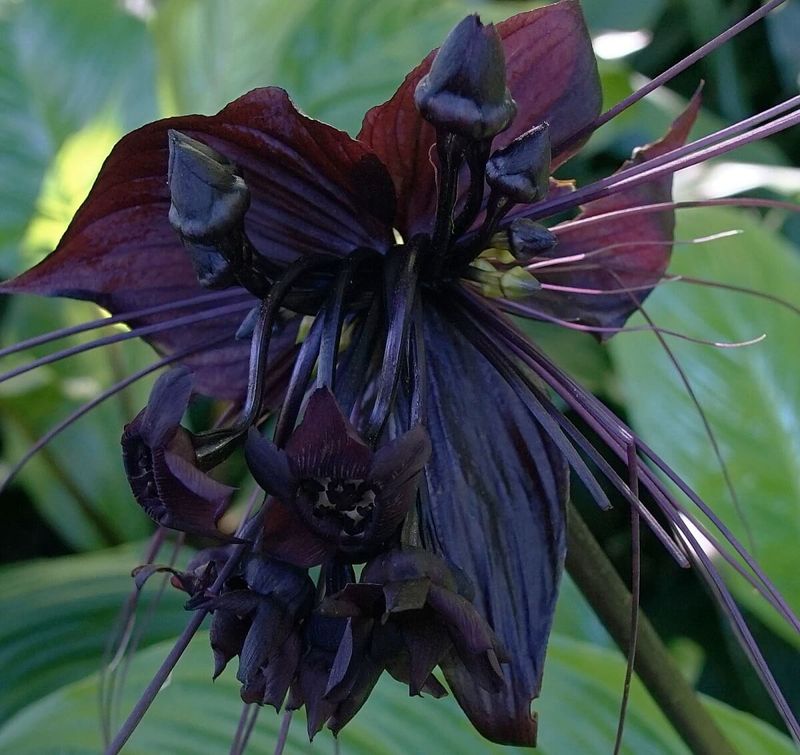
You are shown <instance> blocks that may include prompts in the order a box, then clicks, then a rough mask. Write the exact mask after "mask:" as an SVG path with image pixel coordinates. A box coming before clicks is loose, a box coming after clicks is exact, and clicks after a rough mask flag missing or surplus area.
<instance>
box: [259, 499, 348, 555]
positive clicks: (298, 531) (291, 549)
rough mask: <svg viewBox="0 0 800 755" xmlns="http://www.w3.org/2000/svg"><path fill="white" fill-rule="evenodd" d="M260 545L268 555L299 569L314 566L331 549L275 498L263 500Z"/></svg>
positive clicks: (293, 511) (330, 546) (331, 548)
mask: <svg viewBox="0 0 800 755" xmlns="http://www.w3.org/2000/svg"><path fill="white" fill-rule="evenodd" d="M262 543H263V548H264V550H265V552H266V553H268V554H269V555H270V556H273V557H275V558H279V559H281V560H282V561H286V562H287V563H289V564H293V565H295V566H300V567H303V568H311V567H312V566H318V565H319V564H321V563H322V562H323V561H325V560H326V559H327V558H328V556H329V555H331V554H332V553H333V551H334V550H335V548H334V546H333V545H332V544H330V543H328V542H326V541H325V540H323V539H322V538H321V537H318V536H317V535H315V534H314V533H313V532H312V531H311V530H310V529H309V528H308V527H307V526H306V525H305V524H304V523H303V520H302V519H300V517H299V516H298V515H297V514H296V513H295V510H294V508H293V507H291V506H289V505H287V504H285V503H282V502H281V501H280V500H278V499H277V498H269V499H268V500H267V503H266V511H265V514H264V530H263V536H262Z"/></svg>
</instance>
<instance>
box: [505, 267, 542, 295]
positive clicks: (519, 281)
mask: <svg viewBox="0 0 800 755" xmlns="http://www.w3.org/2000/svg"><path fill="white" fill-rule="evenodd" d="M541 287H542V284H541V283H539V281H538V280H536V278H534V277H533V275H531V274H530V273H529V272H528V271H527V270H526V269H525V268H524V267H515V268H512V269H511V270H509V271H508V272H505V273H503V275H502V277H501V278H500V290H501V291H502V292H503V296H505V297H506V299H521V298H524V297H526V296H530V295H531V294H532V293H535V292H536V291H538V290H539V289H540V288H541Z"/></svg>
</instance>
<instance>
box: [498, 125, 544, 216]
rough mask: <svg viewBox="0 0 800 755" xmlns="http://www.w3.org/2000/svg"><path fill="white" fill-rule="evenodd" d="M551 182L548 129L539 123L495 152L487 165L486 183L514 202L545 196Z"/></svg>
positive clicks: (528, 201) (525, 201) (524, 201)
mask: <svg viewBox="0 0 800 755" xmlns="http://www.w3.org/2000/svg"><path fill="white" fill-rule="evenodd" d="M549 180H550V126H549V125H548V124H547V123H542V124H540V125H538V126H534V127H533V128H532V129H531V130H530V131H526V132H525V133H524V134H522V135H521V136H518V137H517V138H516V139H514V141H513V142H511V143H510V144H509V145H508V146H506V147H503V149H499V150H497V152H495V153H494V154H493V155H492V156H491V157H490V158H489V162H488V163H486V182H487V183H488V184H489V186H491V187H492V188H493V189H494V190H495V191H497V192H498V193H500V194H502V195H503V196H506V197H509V198H510V199H512V200H513V201H514V202H519V203H522V204H530V203H531V202H536V201H538V200H539V199H543V198H544V197H546V196H547V191H548V189H549Z"/></svg>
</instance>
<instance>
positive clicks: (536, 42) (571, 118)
mask: <svg viewBox="0 0 800 755" xmlns="http://www.w3.org/2000/svg"><path fill="white" fill-rule="evenodd" d="M496 28H497V31H498V32H499V34H500V37H501V39H502V42H503V50H504V52H505V57H506V68H507V83H508V87H509V89H510V90H511V95H512V97H513V98H514V100H515V101H516V103H517V115H516V117H515V118H514V121H513V122H512V124H511V126H510V128H508V129H507V130H506V131H504V132H503V133H502V134H500V136H499V137H498V138H497V139H496V140H495V145H494V146H496V147H502V146H505V145H506V144H508V143H509V142H510V141H511V140H512V139H514V138H515V137H517V136H519V135H520V134H522V133H523V132H525V131H527V130H528V129H530V128H531V127H532V126H536V125H538V124H540V123H542V122H545V121H546V122H547V123H549V124H550V136H551V141H552V149H553V166H554V167H557V166H558V165H560V164H561V163H563V162H564V160H566V159H567V157H569V156H570V155H571V154H573V153H574V151H575V150H576V149H577V148H578V147H579V146H580V142H578V143H576V144H573V145H569V148H568V149H562V147H564V146H565V145H566V143H567V142H568V140H569V139H570V137H571V136H572V135H573V134H576V133H577V132H578V131H580V130H581V129H583V128H585V127H586V126H588V125H589V124H590V123H591V122H592V121H593V120H594V119H595V117H596V116H597V114H598V113H599V112H600V105H601V100H602V97H601V90H600V79H599V76H598V73H597V64H596V62H595V58H594V53H593V51H592V43H591V38H590V37H589V33H588V31H587V29H586V24H585V22H584V19H583V14H582V12H581V8H580V5H579V3H578V2H576V0H564V2H560V3H555V4H553V5H547V6H545V7H543V8H537V9H536V10H532V11H529V12H528V13H520V14H519V15H516V16H514V17H512V18H510V19H508V20H507V21H503V22H502V23H499V24H497V27H496ZM433 55H434V53H430V54H429V55H428V56H427V57H426V58H425V60H423V61H422V63H420V64H419V65H418V66H417V67H416V68H415V69H414V70H413V71H411V73H409V74H408V76H406V79H405V81H403V83H402V84H401V85H400V88H399V89H398V90H397V92H395V94H394V96H393V97H392V98H391V99H390V100H388V101H387V102H385V103H383V104H382V105H378V106H377V107H374V108H372V110H370V111H369V112H368V113H367V114H366V116H365V118H364V123H363V125H362V127H361V132H360V133H359V135H358V138H359V139H360V140H363V141H364V142H366V143H367V144H368V145H369V146H370V147H371V148H372V149H373V150H375V152H376V153H377V155H378V157H380V159H381V160H382V161H383V163H384V164H385V165H386V166H387V167H388V169H389V172H390V173H391V175H392V178H393V179H394V185H395V190H396V193H397V220H396V225H397V228H398V229H399V230H400V232H401V233H402V234H403V236H404V237H405V238H410V237H411V236H412V235H413V234H414V233H417V232H425V231H430V227H431V223H432V218H433V216H434V213H435V209H436V179H435V171H434V168H433V165H432V162H431V161H432V160H435V150H434V149H433V145H434V144H435V142H436V132H435V130H434V128H433V127H432V126H431V125H430V124H429V123H428V122H427V121H425V120H423V118H422V116H420V115H419V113H418V112H417V110H416V108H415V106H414V90H415V89H416V87H417V84H418V83H419V81H420V79H422V77H423V76H425V75H426V74H427V73H428V71H429V70H430V66H431V61H432V60H433Z"/></svg>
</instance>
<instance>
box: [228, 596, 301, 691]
mask: <svg viewBox="0 0 800 755" xmlns="http://www.w3.org/2000/svg"><path fill="white" fill-rule="evenodd" d="M291 631H292V620H291V618H290V617H289V616H288V615H287V614H286V613H285V611H284V610H283V609H282V608H281V606H280V605H279V604H278V603H277V602H276V601H274V600H272V599H270V598H262V599H261V600H259V602H258V608H257V609H256V612H255V614H254V616H253V619H252V624H251V625H250V631H249V632H248V633H247V637H246V638H245V641H244V644H243V646H242V650H241V652H240V654H239V670H238V672H237V673H236V678H237V679H238V680H239V681H240V682H241V683H242V699H243V700H244V701H245V702H247V703H256V702H257V703H260V702H262V701H263V697H264V687H265V685H266V681H265V679H264V676H263V674H262V671H261V667H262V666H263V665H264V664H265V663H267V660H268V658H269V657H270V656H271V655H272V654H273V653H274V651H275V650H276V649H278V648H280V647H281V646H282V645H283V643H284V642H285V641H286V639H287V637H288V636H289V634H290V632H291Z"/></svg>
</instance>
